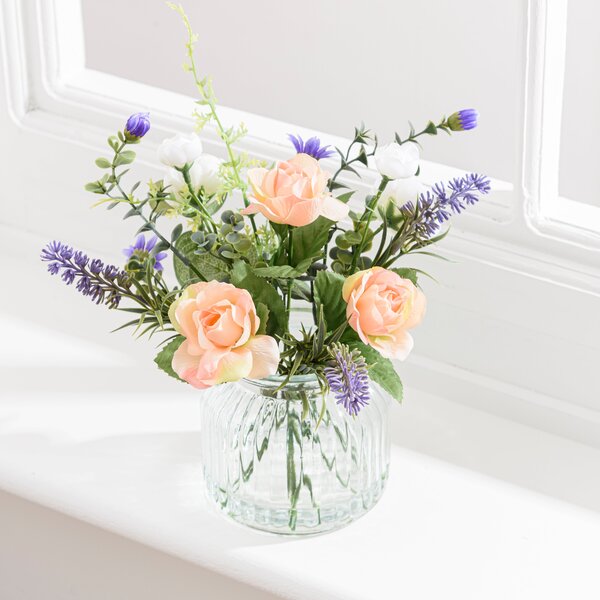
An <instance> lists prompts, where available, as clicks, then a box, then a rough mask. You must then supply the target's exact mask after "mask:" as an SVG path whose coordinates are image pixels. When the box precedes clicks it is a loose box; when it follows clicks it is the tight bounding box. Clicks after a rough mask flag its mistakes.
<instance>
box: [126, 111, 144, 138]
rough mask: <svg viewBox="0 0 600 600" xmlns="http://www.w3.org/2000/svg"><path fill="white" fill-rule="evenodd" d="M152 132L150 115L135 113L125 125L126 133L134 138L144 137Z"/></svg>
mask: <svg viewBox="0 0 600 600" xmlns="http://www.w3.org/2000/svg"><path fill="white" fill-rule="evenodd" d="M149 130H150V113H147V112H139V113H134V114H133V115H131V116H130V117H129V119H127V123H125V133H126V134H128V135H129V136H130V137H132V138H141V137H144V136H145V135H146V134H147V133H148V131H149Z"/></svg>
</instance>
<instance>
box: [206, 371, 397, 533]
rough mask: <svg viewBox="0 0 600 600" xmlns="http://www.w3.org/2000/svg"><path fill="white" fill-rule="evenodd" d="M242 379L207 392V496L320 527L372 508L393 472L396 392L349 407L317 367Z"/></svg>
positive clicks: (250, 519) (277, 524) (376, 392)
mask: <svg viewBox="0 0 600 600" xmlns="http://www.w3.org/2000/svg"><path fill="white" fill-rule="evenodd" d="M282 382H283V379H282V378H281V377H273V378H268V379H263V380H243V381H241V382H238V383H231V384H226V385H220V386H215V387H213V388H211V389H209V390H206V391H205V392H203V394H204V395H203V398H202V401H201V402H202V415H203V416H202V460H203V467H204V478H205V482H206V488H207V491H208V494H209V496H210V498H212V499H213V500H214V501H215V502H216V503H217V505H218V506H219V507H220V508H221V509H222V510H223V511H224V512H225V513H226V514H227V515H229V516H230V517H231V518H233V519H235V520H236V521H238V522H239V523H243V524H244V525H247V526H249V527H253V528H256V529H261V530H264V531H269V532H273V533H281V534H290V535H299V534H316V533H321V532H324V531H330V530H333V529H337V528H339V527H342V526H344V525H346V524H348V523H350V522H351V521H353V520H355V519H357V518H358V517H360V516H361V515H363V514H365V513H366V512H367V511H368V510H369V509H370V508H372V507H373V506H374V505H375V503H376V502H377V501H378V500H379V498H380V497H381V494H382V492H383V490H384V487H385V484H386V480H387V477H388V467H389V454H390V440H389V434H388V419H387V411H388V405H389V401H390V400H389V396H388V395H387V394H386V393H385V392H383V390H381V388H379V387H378V386H377V385H375V384H371V400H370V404H369V405H368V406H366V407H364V408H363V409H362V410H361V411H360V413H359V414H358V415H357V416H350V415H349V414H348V413H347V412H346V411H345V410H344V408H343V407H342V406H340V405H338V404H336V401H335V398H333V396H331V395H328V396H326V397H325V398H323V394H322V392H321V389H320V387H319V383H318V381H317V379H316V378H315V377H314V376H313V375H301V376H294V377H292V379H291V380H290V381H289V382H288V383H286V384H285V385H283V386H282Z"/></svg>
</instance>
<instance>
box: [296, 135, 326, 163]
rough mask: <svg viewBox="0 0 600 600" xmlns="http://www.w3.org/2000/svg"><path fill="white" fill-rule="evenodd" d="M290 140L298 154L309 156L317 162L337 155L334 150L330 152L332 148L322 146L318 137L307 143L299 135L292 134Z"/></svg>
mask: <svg viewBox="0 0 600 600" xmlns="http://www.w3.org/2000/svg"><path fill="white" fill-rule="evenodd" d="M288 139H289V140H290V141H291V142H292V144H294V148H295V149H296V152H297V153H298V154H308V155H309V156H312V157H313V158H316V159H317V160H319V159H321V158H328V157H329V156H333V155H334V154H335V151H334V150H329V148H330V146H321V140H320V139H319V138H318V137H311V138H310V139H309V140H307V141H306V142H305V141H304V140H303V139H302V138H301V137H300V136H299V135H297V136H294V135H292V134H291V133H290V134H288Z"/></svg>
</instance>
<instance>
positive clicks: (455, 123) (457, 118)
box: [447, 108, 479, 131]
mask: <svg viewBox="0 0 600 600" xmlns="http://www.w3.org/2000/svg"><path fill="white" fill-rule="evenodd" d="M478 118H479V113H478V112H477V111H476V110H475V109H474V108H464V109H463V110H459V111H458V112H455V113H452V114H451V115H450V116H449V117H448V121H447V123H448V127H449V128H450V129H451V130H452V131H468V130H469V129H475V127H477V119H478Z"/></svg>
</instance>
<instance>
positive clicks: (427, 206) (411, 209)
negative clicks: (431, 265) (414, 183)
mask: <svg viewBox="0 0 600 600" xmlns="http://www.w3.org/2000/svg"><path fill="white" fill-rule="evenodd" d="M490 189H491V184H490V180H489V177H486V176H485V175H479V174H477V173H469V174H468V175H465V176H464V177H455V178H454V179H452V180H451V181H449V182H447V183H436V184H435V185H434V186H432V187H431V189H430V190H427V192H425V193H423V194H421V195H420V196H419V199H418V200H417V205H416V208H415V205H414V204H413V203H412V202H407V203H406V204H404V206H403V207H402V212H403V213H404V214H405V215H406V216H407V217H414V218H415V232H416V233H417V234H418V235H420V236H422V237H424V238H426V239H427V238H431V237H433V236H434V235H435V234H436V233H437V232H438V231H439V229H440V225H442V223H444V222H446V221H448V220H449V219H450V217H451V216H452V214H453V213H454V214H460V213H461V212H462V211H463V210H465V208H467V206H471V205H473V204H475V203H476V202H477V201H478V200H479V195H483V194H487V193H489V191H490Z"/></svg>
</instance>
